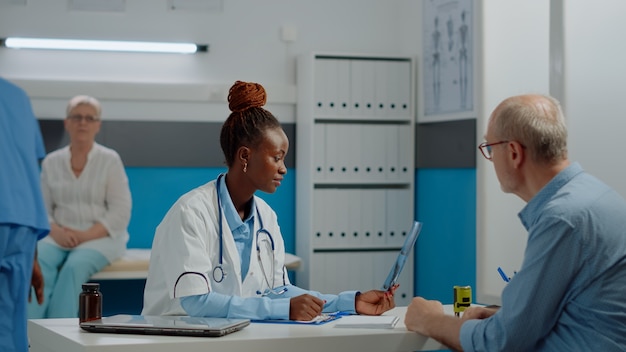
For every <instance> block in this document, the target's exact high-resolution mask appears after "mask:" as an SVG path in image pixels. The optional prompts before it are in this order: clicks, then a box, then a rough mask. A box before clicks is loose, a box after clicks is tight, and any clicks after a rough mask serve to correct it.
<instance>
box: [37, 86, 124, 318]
mask: <svg viewBox="0 0 626 352" xmlns="http://www.w3.org/2000/svg"><path fill="white" fill-rule="evenodd" d="M100 116H101V105H100V102H99V101H98V100H96V99H95V98H93V97H89V96H84V95H80V96H76V97H74V98H72V99H71V100H70V101H69V103H68V106H67V117H66V118H65V121H64V126H65V130H66V131H67V133H68V134H69V139H70V143H69V145H68V146H65V147H63V148H61V149H59V150H56V151H54V152H52V153H50V154H48V156H46V158H45V159H44V161H43V163H42V169H41V186H42V190H43V196H44V200H45V203H46V208H47V211H48V220H49V221H50V229H51V230H50V234H49V236H48V237H46V238H45V239H43V240H41V241H39V244H38V246H37V250H38V260H39V264H40V266H41V270H42V272H43V275H44V302H43V304H41V305H39V304H38V303H37V302H35V301H34V300H33V301H32V302H30V303H29V307H28V317H29V318H30V319H37V318H69V317H77V316H78V295H79V294H80V292H81V286H82V284H83V283H85V282H87V281H89V278H90V277H91V276H92V275H93V274H94V273H97V272H98V271H100V270H101V269H102V268H104V267H105V266H106V265H108V264H109V263H111V262H112V261H113V260H115V259H117V258H119V257H121V256H122V255H123V253H124V251H125V250H126V243H127V242H128V231H127V226H128V223H129V221H130V212H131V196H130V189H129V187H128V178H127V176H126V172H125V170H124V165H123V164H122V160H121V158H120V156H119V155H118V154H117V152H115V151H114V150H112V149H109V148H107V147H104V146H102V145H100V144H98V143H96V142H95V137H96V134H98V132H99V131H100V127H101V121H100Z"/></svg>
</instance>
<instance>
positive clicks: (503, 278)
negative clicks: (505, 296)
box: [498, 267, 511, 282]
mask: <svg viewBox="0 0 626 352" xmlns="http://www.w3.org/2000/svg"><path fill="white" fill-rule="evenodd" d="M498 273H499V274H500V276H502V280H504V282H509V281H511V278H510V277H508V276H506V274H505V273H504V271H503V270H502V268H501V267H498Z"/></svg>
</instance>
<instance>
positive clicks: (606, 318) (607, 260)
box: [460, 163, 626, 351]
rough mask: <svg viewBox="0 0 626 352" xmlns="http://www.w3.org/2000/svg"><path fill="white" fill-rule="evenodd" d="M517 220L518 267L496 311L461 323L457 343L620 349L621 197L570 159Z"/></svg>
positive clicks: (625, 219)
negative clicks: (522, 245)
mask: <svg viewBox="0 0 626 352" xmlns="http://www.w3.org/2000/svg"><path fill="white" fill-rule="evenodd" d="M519 218H520V219H521V221H522V224H523V225H524V227H525V228H526V230H527V231H528V241H527V245H526V250H525V253H524V260H523V263H522V266H521V268H520V270H519V271H518V272H517V274H516V275H515V276H514V277H513V278H512V279H511V281H510V282H509V284H508V285H507V286H506V287H505V289H504V290H503V292H502V308H500V310H499V311H498V312H497V313H496V314H494V315H493V316H492V317H490V318H488V319H484V320H469V321H467V322H465V323H464V324H463V326H462V327H461V335H460V339H461V345H462V346H463V349H464V350H465V351H625V350H626V299H625V298H624V294H625V293H626V201H625V200H624V199H623V198H622V197H621V196H620V195H619V194H617V192H615V191H614V190H612V189H611V188H609V187H608V186H607V185H605V184H604V183H602V182H601V181H599V180H598V179H596V178H595V177H593V176H591V175H589V174H587V173H585V172H584V171H583V169H582V168H581V166H580V165H579V164H578V163H573V164H572V165H570V166H569V167H568V168H566V169H565V170H563V171H561V172H560V173H559V174H558V175H557V176H556V177H555V178H553V179H552V180H551V181H550V182H549V183H548V184H547V185H546V186H545V187H544V188H543V189H542V190H541V191H540V192H539V193H537V194H536V195H535V197H533V198H532V199H531V200H530V201H529V202H528V204H527V205H526V207H524V209H523V210H522V211H521V212H520V213H519Z"/></svg>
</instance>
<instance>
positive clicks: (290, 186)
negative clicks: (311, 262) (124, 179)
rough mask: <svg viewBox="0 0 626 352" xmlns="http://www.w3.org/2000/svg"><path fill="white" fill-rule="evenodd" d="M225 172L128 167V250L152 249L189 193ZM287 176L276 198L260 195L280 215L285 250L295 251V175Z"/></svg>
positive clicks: (218, 170) (269, 195)
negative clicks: (171, 210) (130, 204)
mask: <svg viewBox="0 0 626 352" xmlns="http://www.w3.org/2000/svg"><path fill="white" fill-rule="evenodd" d="M225 171H226V169H224V168H202V167H197V168H195V167H178V168H177V167H127V168H126V173H127V175H128V182H129V184H130V190H131V193H132V198H133V210H132V214H131V220H130V224H129V226H128V232H129V233H130V240H129V241H128V248H151V247H152V239H153V238H154V231H155V230H156V227H157V226H158V225H159V223H160V222H161V220H162V219H163V217H164V216H165V214H166V213H167V211H168V210H169V208H170V207H171V206H172V205H173V204H174V203H175V202H176V200H177V199H178V198H179V197H180V196H182V195H183V194H185V193H187V192H188V191H190V190H192V189H193V188H196V187H198V186H200V185H203V184H205V183H207V182H209V181H211V180H213V179H215V178H216V177H217V175H219V173H221V172H225ZM287 172H288V173H287V176H286V177H285V179H284V180H283V183H282V185H281V186H280V187H279V188H278V190H277V191H276V192H275V193H274V194H267V193H262V192H258V193H257V195H258V196H259V197H261V198H263V199H264V200H265V201H266V202H268V203H269V205H270V206H272V208H274V211H276V213H277V215H278V221H279V224H280V227H281V232H282V234H283V238H284V239H285V246H286V249H287V251H288V252H291V253H293V252H294V250H295V217H296V215H295V206H294V204H295V197H294V196H295V179H296V177H295V172H294V170H293V169H289V170H287Z"/></svg>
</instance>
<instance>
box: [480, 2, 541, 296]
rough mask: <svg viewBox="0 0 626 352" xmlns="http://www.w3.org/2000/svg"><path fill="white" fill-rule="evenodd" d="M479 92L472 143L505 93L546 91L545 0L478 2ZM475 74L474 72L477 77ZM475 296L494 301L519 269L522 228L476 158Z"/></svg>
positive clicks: (512, 200) (509, 200) (511, 201)
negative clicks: (507, 278)
mask: <svg viewBox="0 0 626 352" xmlns="http://www.w3.org/2000/svg"><path fill="white" fill-rule="evenodd" d="M481 5H482V11H481V17H482V18H481V19H477V21H480V22H481V23H482V29H481V31H482V35H481V37H482V43H481V45H482V67H481V71H482V78H483V79H482V95H479V104H478V105H479V107H480V108H481V110H479V115H478V116H479V118H478V121H477V122H478V123H477V126H478V131H477V139H478V140H477V145H478V143H480V142H481V141H482V140H483V136H484V133H485V131H486V129H487V121H488V118H489V115H490V114H491V111H492V110H493V109H494V108H495V107H496V105H498V103H500V101H502V100H503V99H505V98H506V97H509V96H512V95H517V94H524V93H529V92H532V93H549V40H548V39H549V23H550V21H549V7H550V3H549V2H548V1H545V0H507V1H502V0H484V1H482V4H481ZM479 76H480V75H479ZM476 180H477V192H476V196H477V217H478V218H477V245H476V248H477V254H476V257H477V258H476V259H477V263H476V271H477V272H476V282H477V286H478V287H477V291H476V299H477V301H478V302H482V303H494V304H499V303H500V292H501V291H502V288H503V287H504V281H503V280H502V279H501V278H500V276H499V275H498V272H497V268H498V267H499V266H501V267H502V268H503V269H504V271H505V272H507V274H509V275H512V274H513V271H514V270H516V269H519V266H520V264H521V260H522V255H523V250H524V248H525V244H526V232H525V231H524V228H523V227H522V225H521V224H520V221H519V219H518V218H517V213H518V212H519V211H520V210H521V208H522V207H523V206H524V203H523V202H522V201H521V200H520V199H519V198H517V196H515V195H512V194H504V193H503V192H502V191H501V190H500V184H499V183H498V179H497V177H496V174H495V172H494V170H493V165H492V164H491V162H489V161H487V160H485V159H484V158H482V156H479V157H478V158H477V177H476Z"/></svg>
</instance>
